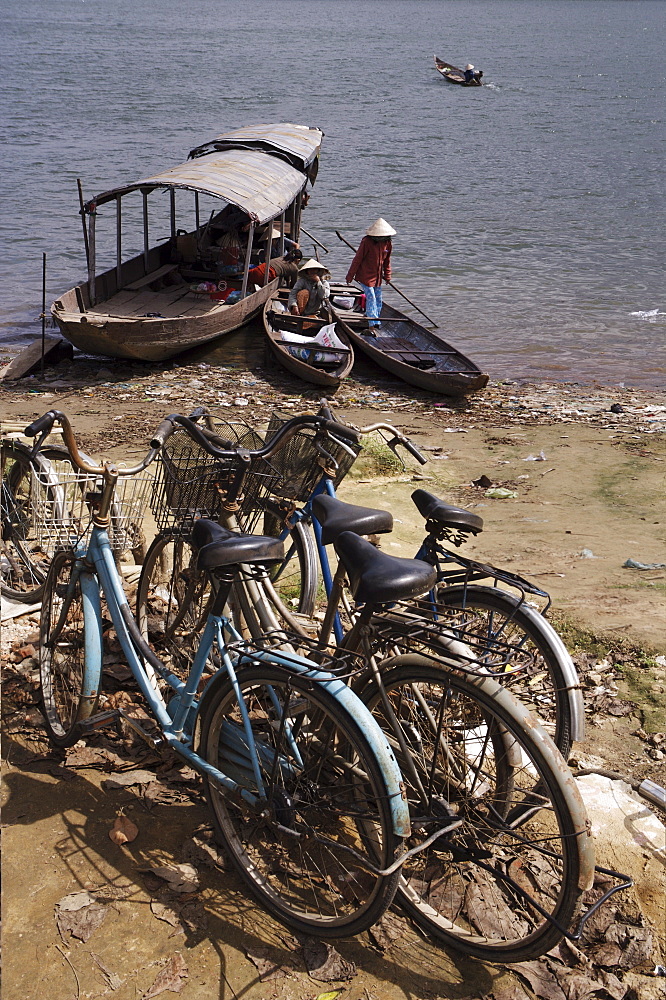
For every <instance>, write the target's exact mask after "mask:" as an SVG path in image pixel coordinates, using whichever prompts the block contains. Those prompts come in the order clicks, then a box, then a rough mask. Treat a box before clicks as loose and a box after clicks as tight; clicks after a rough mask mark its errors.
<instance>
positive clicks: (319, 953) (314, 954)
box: [303, 938, 356, 983]
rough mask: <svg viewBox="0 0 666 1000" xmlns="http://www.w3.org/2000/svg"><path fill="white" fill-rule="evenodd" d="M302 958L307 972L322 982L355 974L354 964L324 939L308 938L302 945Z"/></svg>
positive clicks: (349, 977)
mask: <svg viewBox="0 0 666 1000" xmlns="http://www.w3.org/2000/svg"><path fill="white" fill-rule="evenodd" d="M303 959H304V961H305V967H306V969H307V970H308V974H309V975H310V977H311V978H312V979H318V980H320V982H322V983H331V982H339V981H340V980H342V979H351V978H352V977H353V976H355V975H356V966H355V965H354V963H353V962H348V961H347V960H346V959H344V958H343V957H342V955H340V954H338V952H337V951H336V950H335V948H334V947H333V946H332V945H330V944H328V942H326V941H318V940H316V939H315V938H308V939H307V940H306V942H305V944H304V945H303Z"/></svg>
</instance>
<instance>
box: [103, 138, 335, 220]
mask: <svg viewBox="0 0 666 1000" xmlns="http://www.w3.org/2000/svg"><path fill="white" fill-rule="evenodd" d="M265 130H268V131H265ZM273 130H277V131H273ZM280 130H285V131H284V132H283V131H280ZM287 130H292V131H291V133H288V131H287ZM246 133H247V134H248V135H249V134H251V133H254V134H255V135H256V142H257V147H256V148H244V147H245V145H247V144H248V143H249V142H250V140H248V143H245V140H243V142H242V144H241V143H240V142H239V145H240V148H228V149H225V150H224V151H222V152H214V153H204V154H202V155H199V156H197V157H196V158H195V159H190V160H188V161H187V162H185V163H180V164H178V166H175V167H170V168H169V169H168V170H164V171H162V172H161V173H159V174H154V175H153V176H152V177H144V178H142V179H141V180H139V181H135V182H134V183H132V184H125V185H123V186H122V187H116V188H112V189H111V190H109V191H104V192H103V193H102V194H99V195H97V197H96V198H91V199H90V201H88V202H87V203H86V206H85V207H86V209H87V210H88V211H90V210H92V209H93V207H94V206H96V205H103V204H104V203H105V202H108V201H111V200H112V199H114V198H116V197H117V196H118V195H121V196H122V195H124V194H128V193H129V192H130V191H139V190H140V191H152V190H154V189H156V188H163V189H168V188H182V189H185V190H190V191H198V192H200V193H201V194H209V195H212V196H213V197H216V198H222V199H224V201H226V202H229V203H230V204H232V205H236V206H237V207H238V208H240V209H242V210H243V211H244V212H247V214H248V215H249V216H250V218H251V219H252V220H254V222H256V223H264V222H268V221H270V220H271V219H274V218H275V217H276V216H278V215H281V214H282V212H284V211H285V209H287V208H288V207H289V205H291V203H292V202H293V200H294V199H295V198H296V197H297V196H298V194H299V193H300V191H301V190H302V189H303V188H304V187H305V184H306V183H307V179H308V177H307V174H306V173H304V172H303V170H304V168H305V161H304V160H303V161H302V167H301V169H298V168H297V167H296V166H293V165H292V163H290V162H286V161H285V159H283V158H281V157H278V156H277V155H275V153H273V154H271V153H269V152H268V151H267V150H266V151H263V150H262V149H261V148H259V147H260V146H261V144H273V145H274V144H275V143H277V142H278V141H279V142H281V143H282V144H283V146H284V148H285V149H286V148H287V144H288V143H289V142H293V146H294V148H295V147H296V146H299V145H300V148H301V152H302V154H303V156H305V154H306V151H307V150H308V149H309V151H310V153H311V157H312V158H311V161H310V162H314V158H316V156H317V153H318V151H319V147H320V145H321V138H322V135H323V133H322V132H320V131H319V129H309V128H306V127H305V126H298V125H258V126H254V127H253V128H249V129H239V131H238V132H237V133H230V135H231V136H233V135H243V136H245V134H246ZM289 135H293V139H290V138H289ZM269 136H273V137H274V138H272V139H271V138H269ZM252 141H254V140H252ZM308 155H309V154H308ZM315 172H316V171H315Z"/></svg>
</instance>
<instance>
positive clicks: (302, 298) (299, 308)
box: [287, 258, 331, 316]
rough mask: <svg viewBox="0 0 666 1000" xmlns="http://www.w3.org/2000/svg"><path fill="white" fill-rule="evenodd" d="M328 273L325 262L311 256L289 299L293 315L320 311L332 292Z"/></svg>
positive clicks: (300, 272)
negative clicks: (327, 278)
mask: <svg viewBox="0 0 666 1000" xmlns="http://www.w3.org/2000/svg"><path fill="white" fill-rule="evenodd" d="M327 274H328V271H327V269H326V266H325V264H322V263H321V261H319V260H315V259H314V258H311V259H310V260H308V261H306V262H305V264H303V266H302V267H301V269H300V271H299V272H298V279H297V281H296V284H295V285H294V287H293V288H292V290H291V292H290V293H289V299H288V300H287V307H288V309H289V312H290V313H292V315H294V316H315V315H316V314H317V313H318V312H319V309H320V308H321V306H322V305H323V304H324V302H327V301H328V297H329V295H330V294H331V286H330V285H329V283H328V281H327V280H326V275H327Z"/></svg>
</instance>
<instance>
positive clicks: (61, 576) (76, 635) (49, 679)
mask: <svg viewBox="0 0 666 1000" xmlns="http://www.w3.org/2000/svg"><path fill="white" fill-rule="evenodd" d="M39 642H40V650H39V672H40V681H41V703H42V710H43V713H44V721H45V725H46V729H47V732H48V736H49V740H50V741H51V743H53V744H54V745H55V746H58V747H69V746H72V744H74V743H76V741H77V740H78V739H79V738H80V731H79V725H78V723H80V722H82V721H83V720H85V719H87V718H89V717H90V716H91V715H92V714H93V712H94V711H95V708H96V706H97V701H98V698H99V693H100V679H101V672H102V626H101V614H100V602H99V591H98V590H97V582H96V580H93V578H92V577H91V575H90V574H89V573H87V574H84V573H82V572H79V569H78V568H77V567H76V558H75V556H74V554H73V553H72V552H57V553H56V555H55V556H54V558H53V560H52V562H51V566H50V568H49V573H48V576H47V579H46V585H45V589H44V597H43V600H42V610H41V620H40V639H39Z"/></svg>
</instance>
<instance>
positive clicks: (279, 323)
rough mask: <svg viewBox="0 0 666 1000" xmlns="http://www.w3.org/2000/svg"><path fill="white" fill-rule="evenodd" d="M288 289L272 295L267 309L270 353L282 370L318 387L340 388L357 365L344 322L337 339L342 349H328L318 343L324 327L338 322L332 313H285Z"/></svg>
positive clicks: (338, 328) (339, 325) (338, 330)
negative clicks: (318, 314)
mask: <svg viewBox="0 0 666 1000" xmlns="http://www.w3.org/2000/svg"><path fill="white" fill-rule="evenodd" d="M288 297H289V289H288V288H286V289H280V290H279V291H276V292H274V293H273V295H272V297H271V298H270V299H269V300H268V301H267V302H266V305H265V306H264V332H265V334H266V337H267V338H268V345H269V348H270V350H271V353H272V354H273V355H274V356H275V357H276V358H277V360H278V361H279V362H280V364H281V365H282V366H283V368H286V369H287V371H289V372H291V373H292V375H297V376H298V377H299V378H302V379H305V381H306V382H313V383H314V384H315V385H324V386H326V387H327V388H328V389H331V390H334V389H337V388H338V386H339V385H340V382H341V380H342V379H343V378H345V376H346V375H349V373H350V371H351V370H352V366H353V364H354V349H353V347H352V345H351V341H350V340H349V338H348V336H347V334H346V332H344V331H343V329H342V323H340V322H338V323H336V329H335V337H336V340H337V341H338V342H339V343H340V344H341V345H342V346H337V345H336V346H335V347H328V348H327V347H326V346H324V345H322V344H321V343H319V342H318V341H317V340H315V337H316V336H317V335H318V334H320V331H321V329H322V327H324V326H327V325H330V324H331V323H335V319H334V317H333V316H332V315H331V314H330V313H329V314H327V315H326V316H325V317H322V316H292V315H291V313H289V312H287V311H286V306H287V299H288Z"/></svg>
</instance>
